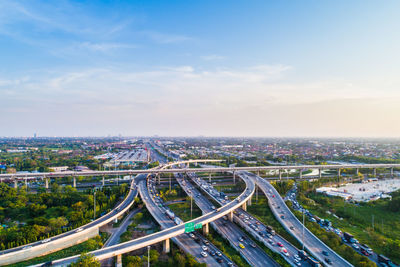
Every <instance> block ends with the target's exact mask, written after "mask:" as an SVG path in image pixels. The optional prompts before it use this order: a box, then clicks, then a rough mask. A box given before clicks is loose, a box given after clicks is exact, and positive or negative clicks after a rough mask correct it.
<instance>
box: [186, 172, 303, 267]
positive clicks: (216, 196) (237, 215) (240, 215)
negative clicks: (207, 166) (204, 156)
mask: <svg viewBox="0 0 400 267" xmlns="http://www.w3.org/2000/svg"><path fill="white" fill-rule="evenodd" d="M238 175H239V176H240V175H241V173H240V172H239V173H238ZM188 176H189V177H190V178H191V179H192V181H193V182H194V183H195V184H196V185H197V186H198V187H200V188H201V189H202V190H203V191H204V192H205V193H206V194H207V195H208V196H209V197H211V198H212V199H213V200H215V201H216V202H217V203H219V204H220V205H222V204H223V203H224V202H225V199H224V198H223V197H221V195H220V192H219V191H217V190H216V189H215V188H214V187H213V186H212V185H211V184H209V183H207V182H206V181H205V180H202V179H201V178H200V177H197V176H196V175H195V174H194V173H188ZM243 179H248V178H247V176H245V178H243ZM233 221H235V222H236V223H238V224H239V225H240V226H242V228H244V229H245V230H246V231H247V232H248V233H250V234H251V235H252V236H253V237H254V238H255V239H257V240H258V241H260V242H262V243H263V244H264V245H265V246H266V247H268V248H269V249H271V250H272V251H274V252H276V253H278V254H281V255H282V257H284V259H285V260H286V261H287V262H288V263H289V264H290V265H292V266H296V265H297V263H296V261H295V259H294V257H293V256H294V255H297V254H298V251H299V250H298V249H297V248H296V247H295V246H293V245H292V244H291V243H290V242H289V241H287V240H286V239H284V238H283V237H281V236H279V235H278V234H275V235H271V234H270V233H269V232H268V231H267V226H266V225H264V224H263V223H262V222H260V221H259V220H257V219H256V218H255V217H253V216H251V215H250V214H249V213H248V212H247V211H245V210H243V209H242V208H240V209H237V210H236V211H235V212H234V216H233ZM278 242H279V243H281V244H282V245H283V247H280V246H278V245H277V244H278ZM283 248H285V249H286V250H287V252H288V255H284V254H283V253H282V249H283ZM301 266H304V267H306V266H310V265H309V264H308V263H307V262H301Z"/></svg>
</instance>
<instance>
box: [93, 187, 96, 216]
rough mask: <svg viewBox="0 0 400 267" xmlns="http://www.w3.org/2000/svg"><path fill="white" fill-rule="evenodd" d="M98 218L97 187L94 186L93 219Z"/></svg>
mask: <svg viewBox="0 0 400 267" xmlns="http://www.w3.org/2000/svg"><path fill="white" fill-rule="evenodd" d="M94 220H96V188H93V221H94Z"/></svg>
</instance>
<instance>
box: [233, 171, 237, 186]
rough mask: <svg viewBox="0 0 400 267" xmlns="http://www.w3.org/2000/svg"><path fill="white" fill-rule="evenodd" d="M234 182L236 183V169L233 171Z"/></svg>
mask: <svg viewBox="0 0 400 267" xmlns="http://www.w3.org/2000/svg"><path fill="white" fill-rule="evenodd" d="M233 183H234V184H236V173H235V171H234V172H233Z"/></svg>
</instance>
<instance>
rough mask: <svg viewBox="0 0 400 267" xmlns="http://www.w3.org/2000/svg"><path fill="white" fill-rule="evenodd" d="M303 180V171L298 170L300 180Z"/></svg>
mask: <svg viewBox="0 0 400 267" xmlns="http://www.w3.org/2000/svg"><path fill="white" fill-rule="evenodd" d="M301 178H303V170H300V179H301Z"/></svg>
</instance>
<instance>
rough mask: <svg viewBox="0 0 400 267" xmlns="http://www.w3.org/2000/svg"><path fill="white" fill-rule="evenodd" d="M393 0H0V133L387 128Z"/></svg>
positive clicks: (396, 127) (392, 79)
mask: <svg viewBox="0 0 400 267" xmlns="http://www.w3.org/2000/svg"><path fill="white" fill-rule="evenodd" d="M399 7H400V2H398V1H149V0H147V1H87V2H86V1H8V0H2V1H0V60H1V61H0V62H1V64H0V114H2V121H3V125H4V126H5V127H2V129H1V130H0V136H31V135H33V133H34V132H37V133H38V134H39V135H40V136H87V135H91V136H104V135H109V134H110V135H117V134H122V135H130V136H133V135H154V134H158V135H170V136H184V135H194V136H197V135H206V136H216V135H219V136H373V137H379V136H394V137H398V136H399V134H400V123H399V122H400V121H399V119H398V114H400V105H399V103H400V102H399V100H400V88H399V85H400V76H399V71H400V66H399V62H400V53H399V51H398V48H399V47H400V36H399V31H398V29H399V28H400V18H399V16H398V10H399Z"/></svg>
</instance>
